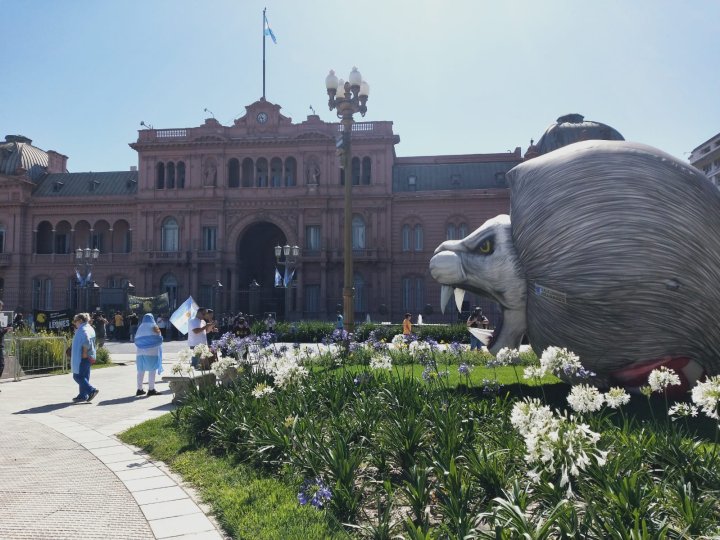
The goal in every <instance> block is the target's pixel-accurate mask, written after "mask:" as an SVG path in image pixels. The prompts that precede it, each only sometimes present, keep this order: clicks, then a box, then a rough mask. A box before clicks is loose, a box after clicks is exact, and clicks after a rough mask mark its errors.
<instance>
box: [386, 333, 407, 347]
mask: <svg viewBox="0 0 720 540" xmlns="http://www.w3.org/2000/svg"><path fill="white" fill-rule="evenodd" d="M389 347H390V348H391V349H404V348H405V347H406V345H405V336H403V335H402V334H396V335H395V336H394V337H393V338H392V341H390V345H389Z"/></svg>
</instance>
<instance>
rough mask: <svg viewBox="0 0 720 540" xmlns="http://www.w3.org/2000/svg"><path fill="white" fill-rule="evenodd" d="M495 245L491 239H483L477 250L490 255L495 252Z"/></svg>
mask: <svg viewBox="0 0 720 540" xmlns="http://www.w3.org/2000/svg"><path fill="white" fill-rule="evenodd" d="M493 249H494V246H493V241H492V240H491V239H489V238H488V239H487V240H483V241H482V243H481V244H480V245H479V246H478V248H477V250H478V251H479V252H480V253H482V254H483V255H490V254H491V253H492V252H493Z"/></svg>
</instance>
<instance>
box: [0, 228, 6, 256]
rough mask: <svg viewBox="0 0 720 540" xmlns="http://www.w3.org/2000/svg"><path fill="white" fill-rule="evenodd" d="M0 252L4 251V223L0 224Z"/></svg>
mask: <svg viewBox="0 0 720 540" xmlns="http://www.w3.org/2000/svg"><path fill="white" fill-rule="evenodd" d="M0 253H5V225H0Z"/></svg>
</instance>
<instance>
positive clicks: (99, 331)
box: [93, 311, 108, 349]
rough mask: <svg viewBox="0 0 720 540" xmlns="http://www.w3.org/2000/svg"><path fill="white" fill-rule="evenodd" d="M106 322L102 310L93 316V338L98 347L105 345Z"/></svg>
mask: <svg viewBox="0 0 720 540" xmlns="http://www.w3.org/2000/svg"><path fill="white" fill-rule="evenodd" d="M107 323H108V320H107V319H106V318H105V314H104V313H103V312H102V311H97V312H96V313H95V317H94V318H93V326H94V327H95V338H96V341H97V347H98V349H99V348H100V347H102V346H103V345H105V337H106V335H107V332H106V329H107Z"/></svg>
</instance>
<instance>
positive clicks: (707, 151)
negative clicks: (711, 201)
mask: <svg viewBox="0 0 720 540" xmlns="http://www.w3.org/2000/svg"><path fill="white" fill-rule="evenodd" d="M690 165H692V166H693V167H695V168H697V169H700V170H701V171H702V172H703V173H704V174H705V176H707V177H708V179H709V180H710V181H711V182H712V183H713V184H714V185H715V186H717V187H720V133H718V134H717V135H715V136H714V137H711V138H710V139H708V140H707V141H705V142H704V143H702V144H701V145H700V146H698V147H697V148H695V149H694V150H693V151H692V153H691V154H690Z"/></svg>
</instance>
